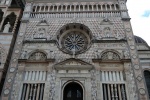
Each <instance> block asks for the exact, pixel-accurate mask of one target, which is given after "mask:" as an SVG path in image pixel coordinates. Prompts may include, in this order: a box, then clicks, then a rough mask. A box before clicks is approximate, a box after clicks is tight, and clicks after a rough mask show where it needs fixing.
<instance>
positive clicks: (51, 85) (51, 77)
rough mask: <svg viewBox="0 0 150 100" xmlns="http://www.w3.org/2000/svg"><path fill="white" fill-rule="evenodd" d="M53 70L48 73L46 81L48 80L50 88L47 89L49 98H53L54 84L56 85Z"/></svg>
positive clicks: (51, 99)
mask: <svg viewBox="0 0 150 100" xmlns="http://www.w3.org/2000/svg"><path fill="white" fill-rule="evenodd" d="M55 74H56V73H55V71H54V70H53V71H52V72H50V73H49V74H48V81H49V82H50V90H49V100H54V98H55V91H56V90H55V86H56V84H55V83H56V82H55V81H56V75H55Z"/></svg>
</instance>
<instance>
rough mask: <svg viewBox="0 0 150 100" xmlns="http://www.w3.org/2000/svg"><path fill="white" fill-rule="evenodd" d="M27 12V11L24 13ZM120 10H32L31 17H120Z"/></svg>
mask: <svg viewBox="0 0 150 100" xmlns="http://www.w3.org/2000/svg"><path fill="white" fill-rule="evenodd" d="M24 14H25V13H24ZM120 16H121V14H120V11H103V12H32V13H31V14H30V18H93V17H95V18H96V17H120Z"/></svg>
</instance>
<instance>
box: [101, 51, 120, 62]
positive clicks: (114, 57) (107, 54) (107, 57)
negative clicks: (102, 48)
mask: <svg viewBox="0 0 150 100" xmlns="http://www.w3.org/2000/svg"><path fill="white" fill-rule="evenodd" d="M101 59H102V60H119V59H120V57H119V55H118V54H117V53H114V52H111V51H109V52H105V53H103V54H102V55H101Z"/></svg>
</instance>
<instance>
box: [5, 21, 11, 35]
mask: <svg viewBox="0 0 150 100" xmlns="http://www.w3.org/2000/svg"><path fill="white" fill-rule="evenodd" d="M10 27H11V25H10V23H9V22H8V23H7V24H6V25H5V26H4V30H3V33H8V32H9V29H10Z"/></svg>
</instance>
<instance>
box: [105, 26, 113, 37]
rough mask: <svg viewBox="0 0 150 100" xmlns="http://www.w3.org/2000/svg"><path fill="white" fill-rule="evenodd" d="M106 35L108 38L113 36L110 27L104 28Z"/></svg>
mask: <svg viewBox="0 0 150 100" xmlns="http://www.w3.org/2000/svg"><path fill="white" fill-rule="evenodd" d="M104 35H105V37H108V38H109V37H111V30H110V28H109V27H106V28H105V29H104Z"/></svg>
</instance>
